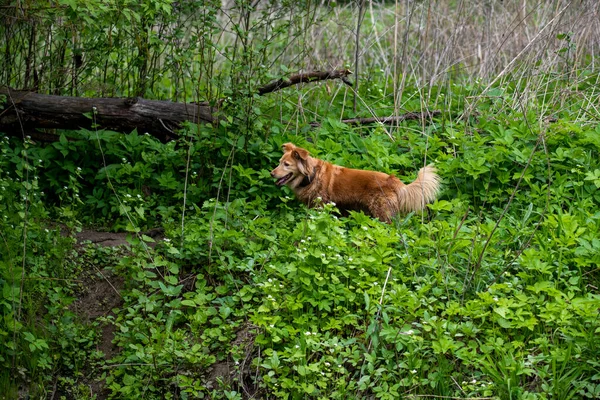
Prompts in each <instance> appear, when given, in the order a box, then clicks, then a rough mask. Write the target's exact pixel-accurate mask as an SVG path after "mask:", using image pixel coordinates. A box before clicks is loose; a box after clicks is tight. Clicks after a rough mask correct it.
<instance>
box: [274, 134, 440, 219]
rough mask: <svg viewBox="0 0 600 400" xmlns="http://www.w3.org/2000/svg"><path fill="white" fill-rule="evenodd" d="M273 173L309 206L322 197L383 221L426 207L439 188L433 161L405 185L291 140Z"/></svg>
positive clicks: (327, 201) (393, 177)
mask: <svg viewBox="0 0 600 400" xmlns="http://www.w3.org/2000/svg"><path fill="white" fill-rule="evenodd" d="M271 176H272V177H274V178H276V179H277V181H276V182H275V183H276V184H277V185H278V186H282V185H288V186H289V187H290V188H291V189H292V190H293V191H294V193H295V194H296V197H298V199H300V201H302V202H303V203H304V204H306V205H307V206H309V207H312V206H314V205H315V200H316V199H317V198H319V197H320V198H321V200H322V201H323V202H325V203H329V202H334V203H335V205H336V206H337V207H338V208H339V209H340V210H342V211H347V210H355V211H363V212H364V213H365V214H369V215H371V216H373V217H376V218H379V219H380V220H381V221H383V222H390V221H391V219H392V217H393V216H394V215H396V214H397V213H407V212H410V211H419V210H422V209H424V208H425V204H427V203H429V202H432V201H434V200H435V199H436V198H437V195H438V192H439V190H440V178H439V176H438V175H437V174H436V173H435V168H434V167H433V166H431V165H429V166H427V167H423V168H421V170H420V171H419V175H418V177H417V179H416V180H415V181H414V182H412V183H410V184H408V185H405V184H404V183H402V182H401V181H400V179H398V178H396V177H395V176H393V175H388V174H385V173H383V172H375V171H365V170H358V169H350V168H344V167H340V166H338V165H333V164H331V163H328V162H327V161H323V160H319V159H317V158H312V157H311V156H310V155H309V153H308V151H306V150H305V149H303V148H300V147H296V146H295V145H293V144H292V143H286V144H284V145H283V157H281V159H280V160H279V166H278V167H277V168H275V169H274V170H273V171H271Z"/></svg>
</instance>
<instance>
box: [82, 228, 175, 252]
mask: <svg viewBox="0 0 600 400" xmlns="http://www.w3.org/2000/svg"><path fill="white" fill-rule="evenodd" d="M163 233H164V229H162V228H154V229H150V230H149V231H146V232H142V233H141V234H140V235H146V236H149V237H151V238H153V239H154V240H155V241H156V242H159V241H161V240H163V239H164V236H163ZM132 235H133V233H129V232H101V231H97V230H93V229H85V228H84V229H82V230H81V232H77V233H76V234H75V239H77V242H78V243H83V242H88V241H89V242H92V243H93V244H97V245H99V246H107V247H116V246H129V242H128V241H127V238H128V237H130V236H132ZM156 242H148V243H147V244H148V246H150V247H154V246H155V245H156Z"/></svg>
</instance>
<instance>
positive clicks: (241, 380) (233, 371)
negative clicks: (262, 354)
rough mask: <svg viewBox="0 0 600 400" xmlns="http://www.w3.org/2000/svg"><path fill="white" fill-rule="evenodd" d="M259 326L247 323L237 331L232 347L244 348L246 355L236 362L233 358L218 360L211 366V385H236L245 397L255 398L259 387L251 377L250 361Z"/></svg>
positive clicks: (219, 387) (214, 386)
mask: <svg viewBox="0 0 600 400" xmlns="http://www.w3.org/2000/svg"><path fill="white" fill-rule="evenodd" d="M257 331H258V327H257V326H255V325H253V324H251V323H245V324H243V325H242V326H241V327H240V329H239V330H238V331H237V333H236V338H235V339H234V340H233V342H231V346H232V347H240V348H241V349H243V350H244V353H245V357H244V359H243V360H242V361H238V362H237V363H234V362H233V361H232V360H231V359H229V358H228V359H227V360H223V361H217V362H216V363H214V364H213V365H212V366H211V368H210V375H209V377H208V382H207V383H208V385H209V387H213V388H215V389H225V388H227V387H229V386H233V387H236V386H237V388H238V389H239V390H241V391H242V392H243V393H244V397H245V398H253V397H254V396H255V395H256V393H257V388H256V385H255V383H254V382H253V380H252V377H251V370H250V362H251V361H252V359H253V357H254V354H253V353H254V352H255V351H256V348H255V347H254V339H255V338H256V335H257Z"/></svg>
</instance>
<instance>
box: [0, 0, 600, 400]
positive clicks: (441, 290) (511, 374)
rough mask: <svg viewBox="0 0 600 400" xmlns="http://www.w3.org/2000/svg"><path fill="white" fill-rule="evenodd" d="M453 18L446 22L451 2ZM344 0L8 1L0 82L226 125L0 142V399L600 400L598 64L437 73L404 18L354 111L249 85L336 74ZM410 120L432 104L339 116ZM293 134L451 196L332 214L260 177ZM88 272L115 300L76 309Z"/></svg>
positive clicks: (339, 158)
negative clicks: (195, 105)
mask: <svg viewBox="0 0 600 400" xmlns="http://www.w3.org/2000/svg"><path fill="white" fill-rule="evenodd" d="M447 3H448V4H446V3H444V7H448V8H447V9H448V10H449V11H448V15H452V14H451V12H455V13H457V12H458V11H460V10H459V9H457V8H456V7H455V6H453V5H452V4H453V2H447ZM451 3H452V4H451ZM584 3H585V2H584ZM490 4H491V5H497V4H498V3H497V2H490ZM590 4H591V3H590ZM428 5H429V6H431V3H428V2H423V4H422V5H419V6H414V8H406V9H405V8H402V9H399V8H398V5H396V6H395V7H396V8H395V9H394V6H392V5H377V4H375V6H377V7H375V10H373V9H371V10H368V12H366V17H365V20H364V22H363V23H364V25H363V28H362V29H363V32H377V29H382V28H383V27H384V26H385V25H386V24H396V25H395V26H396V27H398V26H401V24H400V25H399V22H403V21H404V20H401V18H400V17H399V15H400V16H402V15H405V14H404V13H406V15H407V16H408V15H409V13H412V14H410V15H414V16H415V19H418V18H416V17H417V16H419V15H425V14H423V13H424V12H425V11H427V10H428V9H429V10H431V7H429V8H428ZM554 5H555V9H561V7H562V6H563V4H562V3H561V2H559V1H557V2H556V4H554ZM371 6H373V4H371ZM584 6H587V7H593V5H591V6H590V5H589V4H588V5H582V6H581V7H584ZM355 7H358V6H357V5H355V4H350V5H334V4H313V3H297V4H296V3H294V4H291V3H287V2H283V3H281V2H280V3H275V2H273V3H265V4H264V5H261V6H254V7H253V6H252V4H251V3H249V2H245V1H239V2H234V3H232V4H231V5H229V8H228V7H226V6H224V5H222V4H221V2H195V3H189V2H181V3H174V2H170V1H164V0H157V1H150V2H122V1H120V2H89V1H85V2H79V1H63V2H58V3H46V2H32V3H31V4H29V5H27V6H26V7H25V6H23V7H20V3H10V6H9V7H8V9H9V10H12V12H14V14H12V15H9V14H7V15H8V17H7V16H5V17H4V18H9V17H10V18H14V19H13V20H11V21H13V23H12V24H7V25H5V27H4V28H3V29H4V33H5V37H8V38H10V39H11V40H7V41H6V42H5V43H4V44H3V45H1V46H4V47H2V48H1V50H2V52H3V53H4V54H7V55H10V57H6V58H5V60H4V61H3V62H4V67H3V68H2V71H3V72H2V74H3V75H2V77H3V81H4V82H5V83H7V84H9V85H12V86H15V87H19V88H26V87H31V86H36V88H37V89H38V90H40V91H42V92H47V93H56V94H73V95H82V96H83V95H87V96H91V95H94V96H96V95H104V96H132V95H141V96H144V97H148V98H156V99H171V100H178V101H192V100H196V101H197V100H208V101H217V100H218V99H225V101H224V103H223V108H222V113H223V115H225V116H226V117H227V118H226V119H224V120H223V121H222V122H221V123H220V124H219V125H218V126H210V125H203V126H197V125H193V124H190V125H189V126H188V127H186V128H185V129H184V130H183V132H182V135H181V138H180V139H179V140H177V141H173V142H170V143H166V144H163V143H160V142H158V141H157V140H156V139H155V138H153V137H151V136H149V135H147V134H145V133H144V132H132V133H128V132H126V133H127V134H122V133H117V132H110V131H106V130H101V129H95V130H91V131H87V130H80V131H76V132H73V131H65V132H61V135H60V140H59V141H57V142H54V143H49V144H39V143H34V142H33V141H31V140H30V139H29V138H27V137H26V135H25V134H24V135H23V136H22V137H21V138H19V139H16V138H14V137H11V138H9V136H2V139H1V143H0V154H1V157H0V238H1V242H0V286H2V292H1V294H0V309H1V310H2V320H1V321H0V337H1V340H0V365H2V369H1V372H0V388H1V389H0V392H1V393H4V394H3V396H4V397H5V398H17V397H23V396H24V395H25V394H27V395H29V396H31V397H34V398H48V397H54V396H55V395H56V396H61V397H63V398H106V397H111V398H157V399H158V398H204V397H206V398H251V397H253V396H254V397H256V398H323V399H325V398H383V399H386V398H389V399H392V398H417V397H418V396H424V395H427V396H431V397H433V398H436V397H437V398H444V397H443V396H451V397H458V398H498V399H515V398H523V399H546V398H560V399H569V398H596V397H598V395H600V374H599V367H600V365H599V363H598V360H599V359H600V354H599V350H598V349H599V347H598V339H597V338H598V333H599V332H600V320H599V313H598V310H599V308H600V297H599V296H598V287H599V285H600V272H599V269H598V264H599V261H600V251H599V249H600V235H599V233H600V211H598V209H599V207H598V205H599V204H600V191H599V190H598V189H599V188H600V161H599V160H600V157H599V150H600V139H599V138H600V125H599V124H598V111H597V104H598V100H599V98H598V97H599V96H598V90H597V87H598V70H597V66H596V65H595V64H594V63H593V62H592V61H593V60H594V56H595V54H594V53H593V51H592V50H589V48H588V47H587V45H586V43H587V42H586V41H585V37H584V35H583V34H582V33H581V32H578V33H575V32H570V31H562V30H560V28H561V26H558V25H557V26H555V25H552V26H551V28H552V29H553V30H552V35H551V37H550V38H549V39H548V42H545V44H546V45H547V46H548V47H546V53H544V54H546V55H547V58H539V57H538V58H537V59H536V57H534V56H533V55H535V54H538V55H539V54H540V53H535V54H533V55H532V57H531V58H529V57H517V56H515V55H514V54H513V55H512V56H511V55H510V51H507V53H502V54H501V55H499V56H498V57H504V56H507V57H514V58H509V60H512V61H509V62H505V63H499V65H498V66H497V67H496V68H495V69H494V68H492V67H490V68H489V69H486V70H485V71H483V70H481V71H480V72H481V74H480V75H479V76H477V77H475V75H474V74H473V73H472V71H469V69H468V64H467V63H466V62H465V64H457V63H454V62H450V61H449V63H448V64H447V65H446V66H447V69H446V70H445V71H444V73H441V72H440V73H439V75H437V77H436V78H432V77H431V76H430V75H429V73H430V71H431V69H428V68H429V67H431V65H429V64H426V63H427V62H428V61H427V60H428V58H427V57H426V56H425V55H427V54H426V53H422V52H420V51H421V50H423V49H422V48H419V46H424V44H423V43H422V42H421V41H419V40H418V37H417V36H411V35H412V31H411V30H410V29H407V31H406V32H407V36H406V37H407V38H408V40H407V41H405V43H404V46H405V47H404V48H405V54H404V56H403V57H405V59H407V60H412V61H411V62H410V63H406V65H403V66H402V68H403V69H402V70H399V69H395V68H398V65H396V64H395V63H394V62H388V63H386V62H385V60H386V59H387V60H389V59H393V57H394V54H395V53H394V52H395V51H396V50H394V49H393V48H392V47H393V46H392V45H393V43H394V42H393V40H391V39H390V38H387V37H385V36H378V38H379V39H381V40H380V42H379V43H378V44H377V46H376V45H371V46H369V45H367V43H369V40H370V39H369V38H371V36H369V35H370V34H366V35H365V37H366V39H364V38H363V39H364V41H363V42H360V40H359V43H362V45H363V46H364V47H365V48H366V49H367V50H365V52H364V54H363V57H362V58H361V63H362V64H361V69H360V70H362V71H365V72H364V74H363V75H361V76H359V79H361V84H360V86H359V90H358V93H356V99H357V107H356V110H355V109H354V106H355V102H354V96H355V94H354V93H353V92H352V90H351V89H350V88H348V87H347V86H345V85H343V84H342V83H338V82H325V83H322V84H313V85H306V86H304V87H297V88H291V89H289V90H284V91H281V92H277V93H273V94H272V95H269V96H264V97H259V96H257V95H254V93H255V91H256V88H257V87H258V86H260V85H261V84H264V83H266V82H268V81H270V80H272V79H276V78H279V77H281V76H285V75H286V74H288V72H289V71H295V70H298V69H302V68H310V67H312V66H313V64H319V63H322V64H321V66H323V65H328V64H326V62H325V61H323V60H321V59H315V58H316V57H317V55H318V56H319V57H320V56H323V57H325V56H324V55H323V54H325V53H326V52H325V50H323V49H322V43H323V41H324V40H331V41H332V42H335V40H336V39H335V38H336V37H338V36H336V34H337V32H335V31H334V30H331V29H330V28H331V20H332V19H333V17H336V18H342V19H344V20H345V21H350V22H348V23H349V24H354V23H356V20H355V19H356V14H355V13H354V11H356V8H355ZM490 7H491V6H490ZM507 7H508V6H507ZM382 10H383V11H382ZM390 10H393V11H394V12H393V13H391V14H390ZM478 10H479V9H476V10H474V11H472V12H473V13H472V14H469V18H472V19H473V20H477V19H478V18H479V16H480V15H479V14H477V12H478ZM507 10H508V11H511V10H510V9H509V8H507ZM578 10H579V11H580V10H581V9H576V10H573V9H566V11H564V13H562V14H556V15H561V16H562V15H579V14H578V13H577V11H578ZM479 11H481V10H479ZM484 11H485V10H484ZM488 11H489V10H488ZM534 11H535V12H536V14H534V15H535V16H536V18H537V19H536V21H544V18H545V14H544V13H543V12H542V11H540V10H538V9H536V10H534ZM588 11H589V10H588ZM377 12H381V13H382V14H381V15H382V17H381V19H376V18H371V17H372V15H374V14H376V13H377ZM440 12H441V11H440ZM420 13H421V14H420ZM569 13H570V14H569ZM353 15H354V17H353ZM484 15H485V13H484ZM328 18H330V19H329V20H328ZM352 18H354V19H352ZM386 18H387V19H386ZM532 19H534V18H533V17H532ZM407 21H408V22H407V24H408V25H407V26H409V27H410V23H417V22H415V21H414V20H412V19H410V20H408V19H407ZM478 23H481V20H479V22H478ZM548 24H549V23H548ZM466 26H468V25H466ZM544 26H550V25H543V24H542V25H540V29H542V28H543V27H544ZM319 27H321V29H322V32H321V36H318V37H315V36H314V35H315V30H318V28H319ZM452 29H455V28H452ZM516 29H517V28H515V30H516ZM544 29H545V28H544ZM432 32H433V31H432ZM436 32H437V31H436ZM454 32H456V31H454ZM409 34H410V35H409ZM436 34H437V33H436ZM432 35H433V33H432ZM48 38H51V40H48ZM317 39H318V40H317ZM359 39H360V37H359ZM388 39H389V40H388ZM385 40H388V41H385ZM346 41H347V39H346ZM371 43H372V41H371ZM432 43H437V42H435V41H434V42H432ZM548 43H552V45H554V46H556V47H551V45H550V44H548ZM529 44H530V45H531V47H532V48H537V46H540V43H538V42H536V41H535V40H532V41H531V42H529ZM380 48H381V49H382V50H379V49H380ZM549 49H552V51H550V50H549ZM345 50H347V49H346V48H345V47H340V54H339V57H340V58H341V59H343V62H344V63H345V64H351V63H352V60H353V54H352V52H353V49H350V51H345ZM413 50H414V52H413ZM509 50H510V49H509ZM423 51H424V50H423ZM324 52H325V53H324ZM517 53H518V52H517ZM315 54H317V55H315ZM438 54H444V55H445V54H446V53H442V52H441V50H440V51H439V52H438ZM553 57H554V58H553ZM34 59H35V60H34ZM382 60H383V61H382ZM34 61H35V62H34ZM421 62H422V63H423V64H419V63H421ZM40 65H41V67H39V66H40ZM411 65H412V66H411ZM482 65H483V64H482ZM59 66H60V68H59ZM508 66H510V67H511V68H508ZM421 67H423V68H421ZM425 67H427V68H425ZM40 68H41V69H40ZM61 68H62V69H61ZM33 69H35V70H36V72H35V73H34V71H33ZM28 71H29V72H28ZM422 71H425V72H423V73H422V74H421V72H422ZM35 76H37V78H36V77H35ZM423 82H426V83H423ZM422 110H440V111H441V113H440V114H439V116H436V117H435V118H430V119H426V120H424V121H404V122H402V123H399V124H397V125H394V126H385V125H373V126H354V125H347V124H344V123H342V122H340V120H341V119H343V118H351V117H357V116H358V117H361V116H371V115H372V114H373V113H375V114H377V115H380V116H385V115H389V114H390V113H401V112H404V111H422ZM314 121H316V122H317V123H318V124H313V125H311V124H310V123H311V122H314ZM287 141H293V142H294V143H296V144H298V145H301V146H303V147H306V148H308V149H309V150H310V151H311V153H312V154H313V155H314V156H316V157H319V158H323V159H326V160H328V161H330V162H333V163H337V164H342V165H345V166H349V167H354V168H365V169H373V170H380V171H385V172H388V173H394V174H396V175H397V176H399V177H400V178H401V179H402V180H404V181H406V182H409V181H411V180H412V179H414V177H415V174H416V171H417V170H418V168H419V167H420V166H422V165H423V164H424V163H425V162H433V163H435V165H436V167H437V168H438V171H439V174H440V175H441V176H442V178H443V181H444V189H443V192H442V194H441V197H440V199H439V200H438V201H437V202H435V203H434V204H432V205H430V207H429V209H428V211H427V212H426V213H424V214H423V215H413V214H411V215H407V216H399V217H398V218H397V219H396V220H395V221H394V223H393V224H390V225H386V224H382V223H380V222H379V221H377V220H373V219H372V218H369V217H367V216H365V215H363V214H360V213H352V214H351V215H350V216H348V217H341V216H340V215H339V213H338V212H337V210H336V209H335V207H334V206H332V205H324V206H323V207H322V208H319V209H313V210H308V209H306V208H304V207H303V206H301V205H299V203H298V202H297V201H295V200H294V199H293V195H292V194H291V192H290V191H289V190H287V189H286V188H284V189H283V190H282V189H280V188H277V187H275V185H273V182H272V178H271V177H270V175H269V171H270V170H271V169H272V168H273V167H274V166H275V165H276V164H277V160H278V159H279V157H280V154H281V152H280V147H281V144H282V143H285V142H287ZM90 226H92V227H102V228H103V229H107V230H112V231H126V232H130V233H131V236H130V240H129V241H130V246H131V247H130V249H128V250H122V249H121V250H118V249H107V248H101V247H94V246H92V245H89V246H81V245H77V244H76V243H75V240H74V234H75V232H77V231H78V230H81V229H82V228H83V227H90ZM155 227H163V228H164V229H165V236H166V238H165V239H164V240H160V241H159V242H158V243H157V244H156V247H154V248H151V247H149V246H148V245H149V244H151V243H152V242H153V241H154V239H152V238H151V237H149V236H147V235H146V234H144V232H146V231H147V230H148V229H150V228H155ZM107 276H110V278H107ZM104 279H106V280H108V281H109V282H110V281H112V282H117V281H118V282H122V285H121V286H120V287H119V288H118V289H115V291H114V292H111V294H110V295H108V296H118V297H119V298H120V300H119V303H118V304H119V305H118V306H117V307H114V308H112V309H107V310H105V313H104V314H103V316H100V317H97V318H92V319H85V318H82V315H81V314H80V313H78V312H77V308H76V307H75V305H76V304H77V303H78V301H79V299H81V298H82V297H84V294H85V293H86V287H89V286H90V285H93V284H94V283H96V282H98V281H99V280H104ZM107 327H109V328H107ZM107 329H110V330H111V331H112V332H114V339H113V343H114V345H115V347H116V349H117V351H116V352H114V354H111V357H109V358H106V357H105V355H106V354H105V353H104V352H103V350H102V349H101V348H100V343H101V341H102V337H103V335H106V331H107ZM224 368H225V369H226V371H227V372H225V373H224V372H222V371H223V369H224ZM215 371H221V372H220V373H216V372H215ZM98 383H100V384H101V386H98ZM98 387H100V389H99V390H96V389H97V388H98Z"/></svg>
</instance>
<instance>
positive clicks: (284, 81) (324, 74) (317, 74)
mask: <svg viewBox="0 0 600 400" xmlns="http://www.w3.org/2000/svg"><path fill="white" fill-rule="evenodd" d="M351 73H352V72H351V71H350V70H349V69H335V70H333V71H312V72H304V73H301V74H295V75H292V76H290V77H289V78H281V79H279V80H277V81H275V82H271V83H269V84H267V85H265V86H262V87H260V88H258V94H260V95H261V96H262V95H263V94H267V93H271V92H274V91H276V90H280V89H283V88H286V87H290V86H293V85H297V84H298V83H308V82H316V81H324V80H326V79H341V80H342V81H343V82H344V83H345V84H346V85H350V86H352V83H351V82H350V81H348V79H347V78H346V77H347V76H348V75H350V74H351Z"/></svg>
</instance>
